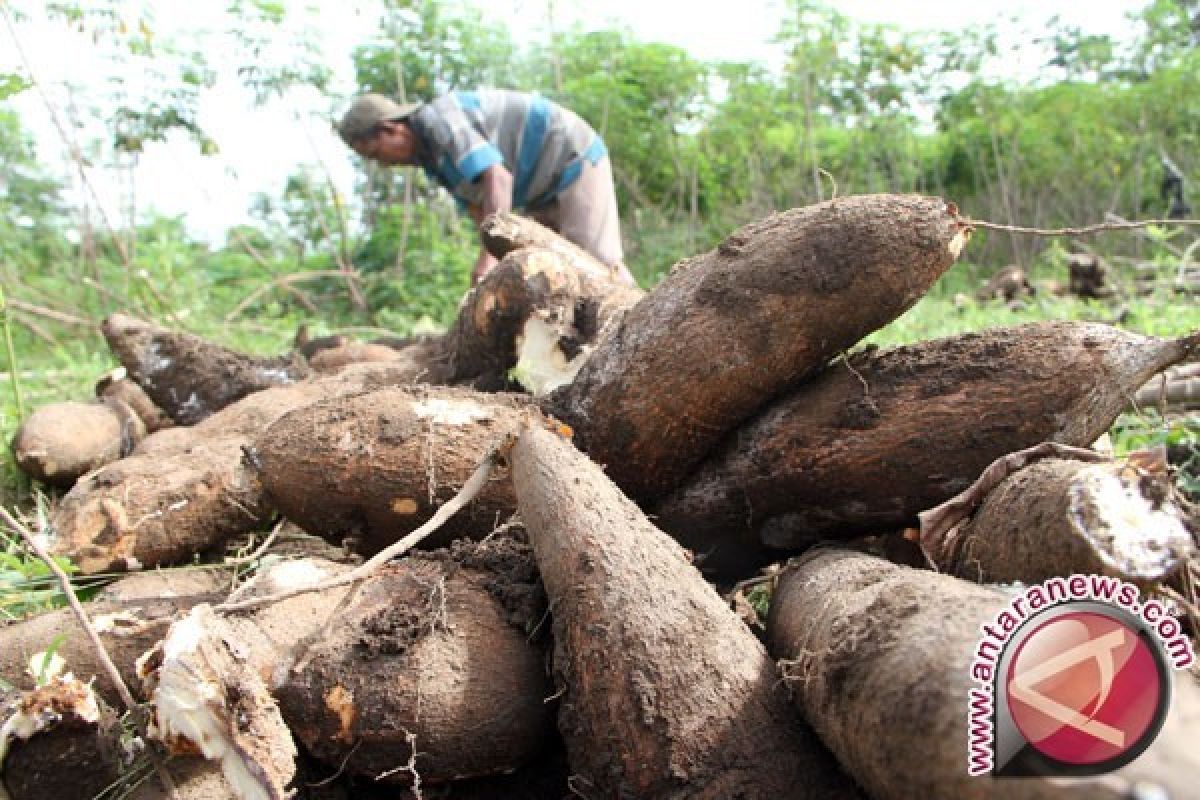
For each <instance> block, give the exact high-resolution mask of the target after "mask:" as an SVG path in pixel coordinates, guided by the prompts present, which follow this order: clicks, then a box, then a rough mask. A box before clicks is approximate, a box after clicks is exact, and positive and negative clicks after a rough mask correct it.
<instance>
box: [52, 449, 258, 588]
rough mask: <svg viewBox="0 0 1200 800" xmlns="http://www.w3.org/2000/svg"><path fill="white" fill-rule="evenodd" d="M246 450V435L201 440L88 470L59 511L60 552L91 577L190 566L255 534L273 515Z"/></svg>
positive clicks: (56, 521) (56, 525) (57, 546)
mask: <svg viewBox="0 0 1200 800" xmlns="http://www.w3.org/2000/svg"><path fill="white" fill-rule="evenodd" d="M163 433H165V431H164V432H163ZM245 445H246V438H245V437H243V436H236V435H235V436H224V437H216V438H211V439H210V438H200V439H198V440H197V441H195V442H194V443H192V444H191V445H190V446H189V447H187V448H186V449H185V450H182V451H180V452H176V453H165V454H159V453H152V454H149V455H138V456H131V457H129V458H124V459H121V460H120V461H117V462H115V463H113V464H109V465H108V466H107V467H105V468H103V469H101V470H97V471H96V472H92V473H89V474H88V475H87V476H85V477H84V478H83V479H81V480H80V481H79V482H78V483H76V484H75V487H74V488H73V489H72V490H71V491H70V492H68V493H67V495H66V496H65V497H63V500H62V503H61V504H60V505H59V507H58V508H57V509H56V510H55V512H54V515H53V518H52V519H53V523H54V528H55V530H56V532H57V533H56V538H55V539H54V541H53V545H52V549H53V552H54V553H55V554H56V555H61V556H65V557H67V558H69V559H70V560H71V562H72V563H73V564H75V565H76V566H77V567H79V569H80V571H82V572H83V573H85V574H92V573H97V572H110V571H124V570H133V569H141V568H143V567H153V566H159V565H166V564H175V563H178V562H180V561H185V560H187V559H189V558H191V557H192V556H193V555H194V554H195V553H199V552H203V551H205V550H208V549H210V548H212V547H214V546H216V545H218V544H220V543H221V542H223V541H224V540H225V539H227V538H228V537H230V536H233V535H235V534H238V533H245V532H247V531H250V530H254V529H255V528H256V527H257V526H259V525H262V524H264V523H265V522H267V521H268V520H269V519H270V516H271V510H270V508H269V507H268V506H267V505H266V503H265V502H264V498H263V493H262V486H261V484H260V483H259V480H258V476H257V474H256V473H255V472H254V470H253V469H251V468H250V467H249V466H248V465H247V463H246V461H245V453H244V448H245Z"/></svg>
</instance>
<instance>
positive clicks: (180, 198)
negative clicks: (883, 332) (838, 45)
mask: <svg viewBox="0 0 1200 800" xmlns="http://www.w3.org/2000/svg"><path fill="white" fill-rule="evenodd" d="M3 1H4V0H0V2H3ZM144 4H145V7H146V14H147V15H148V17H150V18H152V19H153V20H154V22H153V25H152V27H154V28H155V30H156V31H161V32H162V33H163V35H164V36H169V35H170V31H172V30H174V29H186V30H189V31H202V30H206V29H207V30H211V31H216V32H219V31H221V30H222V29H223V26H224V25H225V24H226V22H227V20H226V18H225V17H224V16H223V15H222V13H221V9H222V8H223V7H224V5H225V4H224V3H218V2H191V3H188V4H186V6H184V4H182V3H176V2H174V0H172V2H158V3H154V2H149V0H144ZM319 5H320V6H321V7H322V14H321V29H320V32H321V35H322V37H323V52H324V54H325V58H326V63H329V64H330V65H332V66H334V68H335V69H336V70H338V74H339V82H338V83H337V85H336V86H335V89H336V90H337V91H339V92H342V93H347V94H348V93H349V92H351V91H352V90H353V86H352V85H351V84H350V81H351V80H352V74H351V69H352V68H351V64H350V51H351V48H352V47H354V46H355V45H356V44H359V43H361V42H362V41H364V40H365V39H366V38H367V37H369V36H370V35H371V33H372V30H373V25H374V20H375V17H374V16H373V15H372V14H370V13H362V14H357V15H356V14H353V13H349V12H348V4H347V3H345V2H339V0H319ZM832 5H834V6H836V8H837V9H838V10H839V11H840V12H842V13H843V14H846V15H848V16H851V17H854V18H856V19H859V20H861V21H867V22H879V23H885V24H892V25H897V26H899V27H902V28H909V29H961V28H964V27H967V26H969V25H973V24H983V23H987V22H996V23H998V24H1001V23H1004V22H1005V21H1006V20H1008V19H1014V18H1015V19H1016V20H1017V22H1016V23H1015V27H1011V28H1010V30H1013V31H1014V35H1013V44H1014V46H1015V47H1014V50H1013V51H1012V53H1011V57H1010V58H1007V59H1005V63H1006V64H1007V65H1008V66H1009V67H1010V68H1011V69H1012V74H1013V75H1014V76H1019V75H1028V74H1031V73H1032V72H1033V71H1034V70H1035V69H1036V68H1037V67H1038V66H1039V65H1040V64H1041V63H1042V61H1044V54H1043V53H1041V52H1038V51H1037V50H1036V49H1034V48H1031V47H1029V46H1027V44H1026V42H1027V41H1028V39H1031V38H1032V37H1033V36H1035V35H1036V33H1037V32H1038V31H1039V30H1044V25H1045V22H1046V21H1047V19H1048V18H1049V17H1050V16H1051V15H1053V14H1058V15H1060V16H1061V18H1062V19H1063V20H1064V21H1066V22H1068V23H1071V24H1076V25H1079V26H1080V27H1082V28H1083V29H1084V30H1085V31H1086V32H1089V33H1107V34H1111V35H1115V36H1120V35H1121V34H1122V33H1123V32H1124V31H1125V30H1127V29H1128V23H1127V21H1126V17H1125V15H1126V14H1127V13H1129V12H1130V11H1133V10H1136V9H1138V8H1140V7H1142V6H1143V5H1144V3H1142V2H1137V1H1136V0H1135V1H1134V2H1128V1H1127V2H1113V1H1112V0H1092V2H1087V3H1083V2H1078V0H1040V1H1039V2H1034V1H1033V0H974V2H970V3H942V2H937V3H935V2H903V1H901V0H891V2H887V1H886V0H837V2H834V3H832ZM22 7H23V8H24V9H25V10H26V11H27V12H28V13H30V16H31V19H30V20H29V21H27V22H25V23H22V25H21V27H20V37H21V44H22V48H23V49H24V50H25V55H26V57H27V58H28V59H29V62H30V69H31V71H32V73H33V76H34V78H35V79H37V80H38V81H40V82H41V84H42V85H43V86H44V87H46V89H47V91H48V93H49V94H50V96H51V97H52V99H53V102H54V104H55V105H61V104H63V103H64V99H65V98H66V95H67V93H66V92H65V90H64V89H63V88H62V86H63V83H64V81H71V82H73V83H74V84H76V86H77V87H79V88H78V90H77V92H76V98H77V101H78V102H80V103H85V102H86V99H87V97H88V85H89V80H94V78H93V76H96V75H103V74H105V72H106V69H105V65H104V64H103V63H101V62H100V60H99V57H100V56H99V52H98V51H97V50H96V49H95V48H89V46H88V42H87V40H86V39H84V38H83V37H80V36H78V35H72V34H71V33H70V32H68V31H66V30H65V29H64V27H63V25H62V24H61V23H58V22H54V23H50V22H45V21H40V20H38V19H36V12H35V11H34V9H36V8H39V7H40V6H39V5H38V0H34V2H33V3H24V4H22ZM185 7H186V12H181V11H177V9H183V8H185ZM486 7H489V8H492V9H494V13H495V15H496V18H497V19H500V20H505V19H507V20H519V21H522V22H523V23H524V24H525V25H526V26H527V29H526V30H525V31H524V32H523V33H524V35H529V30H534V31H539V32H544V31H545V29H546V27H547V21H548V19H549V14H548V8H552V9H553V11H554V21H555V25H556V27H559V28H561V27H565V26H566V25H567V24H569V23H570V22H572V21H574V20H579V21H581V22H582V23H583V24H584V25H585V27H602V26H604V25H606V24H608V23H610V22H616V23H618V24H621V25H625V26H628V27H630V28H631V29H632V30H633V32H634V34H635V35H636V36H637V37H638V38H639V39H641V40H643V41H664V42H669V43H672V44H676V45H679V46H682V47H684V48H686V49H688V50H689V51H690V52H692V53H693V54H694V55H696V56H697V57H699V58H703V59H737V60H751V59H753V60H760V61H763V62H764V63H767V64H771V63H773V62H775V61H777V58H776V53H775V52H774V51H773V48H772V46H771V45H770V43H769V40H770V38H771V37H772V36H773V35H774V33H775V32H776V31H777V29H778V27H779V21H780V17H781V14H782V8H783V3H782V2H780V0H734V2H732V3H730V2H729V0H693V1H691V2H686V3H685V2H683V1H682V0H604V1H603V2H602V3H593V2H585V0H499V1H498V2H496V1H495V0H494V1H493V2H492V3H490V4H488V5H487V6H486ZM731 10H732V11H733V13H731ZM521 35H522V34H521V33H518V32H514V38H517V39H518V41H521V38H520V37H521ZM534 35H537V34H534ZM213 38H214V39H219V38H220V37H219V36H214V37H213ZM280 44H281V45H282V46H284V47H286V46H287V43H286V42H281V43H280ZM12 45H13V42H12V40H11V38H10V36H9V34H8V31H7V30H0V72H6V71H12V70H19V71H21V72H22V73H25V72H27V70H26V68H25V66H24V63H23V62H22V60H21V59H20V57H19V54H18V53H17V50H16V48H15V47H13V46H12ZM208 55H209V60H210V64H212V65H214V66H216V65H217V64H219V63H221V62H222V60H223V59H222V56H221V53H220V52H210V53H209V54H208ZM9 102H10V104H11V105H12V106H13V107H15V108H16V109H17V111H18V112H19V113H20V115H21V117H22V119H23V121H24V123H25V125H26V126H27V127H28V128H29V129H31V130H32V131H33V132H34V135H35V139H36V141H37V143H38V152H39V158H40V159H41V160H42V161H43V162H44V163H45V164H46V165H47V166H48V167H49V168H50V169H51V170H52V171H53V172H55V173H56V174H60V175H62V176H63V177H64V178H65V179H67V180H68V181H70V182H72V183H73V184H78V181H77V180H76V179H75V178H74V176H73V175H72V174H71V172H70V171H69V170H68V162H67V159H66V157H65V155H64V152H65V150H64V148H63V147H62V145H61V138H60V137H59V136H58V134H57V132H56V131H55V129H54V127H53V125H52V124H51V122H50V119H49V115H48V112H47V111H46V108H45V104H44V103H43V102H42V100H41V98H40V96H39V95H38V93H37V92H35V91H27V92H24V93H23V94H21V95H19V96H17V97H15V98H12V99H10V101H9ZM298 112H299V116H297V114H298ZM327 112H328V109H327V108H326V107H325V101H322V100H320V99H319V98H317V97H316V96H315V93H314V94H313V96H311V97H307V98H304V97H301V98H293V99H291V100H290V101H289V103H288V104H286V105H284V104H281V103H275V104H273V105H271V106H269V107H267V108H260V109H255V108H253V107H252V105H251V103H250V98H249V96H248V94H247V93H246V92H244V91H242V90H241V88H240V86H238V83H237V80H236V77H234V76H232V75H225V76H223V77H222V79H221V80H220V82H219V83H218V85H217V87H216V88H215V90H213V91H209V92H207V93H206V94H205V95H204V97H203V99H202V102H201V106H200V122H201V125H202V126H203V127H205V129H206V130H207V131H208V132H209V133H210V134H212V135H213V136H214V138H215V139H216V141H217V143H218V145H219V148H220V153H219V154H218V155H217V156H215V157H202V156H200V155H199V153H198V151H197V149H196V147H195V146H194V145H193V144H192V143H191V142H190V141H189V140H187V139H186V138H185V137H183V136H173V137H172V138H171V139H170V140H169V141H168V142H166V143H163V144H151V145H149V146H148V147H147V149H146V151H145V153H144V154H143V156H142V157H141V160H140V163H139V166H138V169H137V171H136V173H135V174H134V185H135V186H136V196H137V202H138V207H139V209H140V210H141V212H143V213H144V212H145V211H146V210H147V209H150V208H153V209H155V210H157V211H158V212H160V213H164V214H169V215H176V214H186V220H187V223H188V225H189V227H190V228H191V229H192V230H193V231H194V232H196V233H197V234H198V235H201V236H203V237H206V238H208V239H210V240H212V241H220V238H221V234H222V233H223V231H224V230H225V229H226V228H228V227H229V226H230V225H233V224H237V223H241V222H245V221H247V220H248V214H247V206H248V203H249V200H250V197H251V196H252V194H253V193H254V192H260V191H261V192H267V193H268V194H270V195H276V196H277V195H278V194H279V192H280V191H281V190H282V187H283V185H284V182H285V180H286V178H287V176H288V175H289V174H290V173H291V172H293V171H294V170H295V168H296V167H297V165H299V164H301V163H309V164H313V163H316V162H317V161H318V160H319V161H321V162H323V163H324V165H325V166H326V167H327V168H328V169H329V171H330V173H331V174H332V176H333V179H334V182H335V184H336V185H337V186H338V187H339V189H340V190H341V191H343V192H344V193H347V194H348V193H350V192H352V191H353V173H354V158H355V157H354V156H353V154H351V153H350V152H349V151H348V150H347V149H346V148H345V147H343V146H342V145H341V143H340V141H338V139H337V138H336V136H334V134H333V133H332V131H331V130H330V129H329V127H328V123H327V121H326V119H325V118H324V117H323V116H322V115H323V114H325V113H327ZM89 174H90V180H91V182H92V184H93V185H94V186H95V187H96V189H97V191H98V192H99V193H100V194H101V196H102V202H103V204H104V205H105V207H106V208H107V209H108V213H109V215H110V217H112V218H113V219H114V220H125V219H126V217H123V216H122V212H121V211H119V210H118V205H119V203H118V200H117V198H119V197H121V196H122V189H123V188H124V189H127V188H128V181H125V182H124V186H122V182H121V181H119V180H117V179H116V178H115V177H114V175H113V174H112V171H111V170H91V171H90V172H89ZM75 191H76V192H78V191H79V187H78V186H77V185H76V186H75ZM73 196H78V195H73Z"/></svg>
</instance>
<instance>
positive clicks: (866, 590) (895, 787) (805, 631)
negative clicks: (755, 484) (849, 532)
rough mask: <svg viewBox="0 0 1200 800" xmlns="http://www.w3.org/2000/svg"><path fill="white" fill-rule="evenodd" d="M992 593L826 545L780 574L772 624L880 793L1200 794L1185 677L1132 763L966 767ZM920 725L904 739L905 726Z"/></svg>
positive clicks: (833, 743) (831, 734)
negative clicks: (1083, 774) (1015, 774)
mask: <svg viewBox="0 0 1200 800" xmlns="http://www.w3.org/2000/svg"><path fill="white" fill-rule="evenodd" d="M1010 599H1011V596H1010V595H1008V594H1006V593H1004V592H1001V591H998V590H996V589H992V588H987V587H983V586H978V585H975V584H972V583H968V582H966V581H962V580H959V579H957V578H953V577H949V576H946V575H939V574H937V573H933V572H928V571H925V570H915V569H911V568H909V567H902V566H897V565H895V564H891V563H888V562H886V561H883V560H881V559H877V558H874V557H872V556H867V555H863V554H861V553H855V552H850V551H837V550H817V551H813V553H811V554H808V555H806V556H804V557H802V558H801V559H799V560H798V562H797V563H795V564H794V565H793V566H791V567H789V568H788V569H787V570H785V571H784V572H783V574H782V575H781V576H780V577H779V578H778V580H777V584H776V589H775V592H774V595H773V596H772V598H771V609H770V613H769V616H768V621H767V638H768V646H769V647H770V649H771V653H772V654H773V655H774V656H775V657H776V658H779V659H781V666H782V668H783V672H784V675H785V677H786V678H787V680H788V683H789V684H790V685H791V687H792V691H793V693H794V697H795V699H796V704H797V705H798V706H799V708H800V710H801V711H802V712H803V713H804V715H805V717H806V718H807V719H808V720H809V722H811V723H812V725H813V727H814V728H816V730H817V732H818V733H819V734H820V735H821V738H822V739H823V740H824V741H825V743H826V744H827V745H829V747H830V749H832V750H833V752H834V753H835V754H836V755H837V757H838V759H839V760H840V761H841V763H842V765H843V766H844V767H845V768H846V770H847V771H848V772H849V773H850V774H851V775H852V776H853V777H854V778H855V779H856V780H857V781H858V782H859V783H860V784H861V785H862V786H863V788H865V789H866V790H867V791H868V792H869V793H870V794H871V796H872V797H877V798H880V799H881V800H890V798H896V800H908V799H909V798H913V797H920V798H927V800H938V799H939V798H946V799H947V800H950V799H951V798H953V800H961V799H962V798H967V799H968V800H972V799H974V798H993V797H994V798H1014V800H1023V799H1024V798H1081V799H1082V798H1089V800H1090V799H1091V798H1096V799H1097V800H1109V799H1110V798H1111V800H1117V798H1128V797H1150V796H1152V797H1161V798H1185V797H1193V796H1195V780H1196V778H1195V776H1196V774H1197V770H1198V769H1200V751H1197V750H1196V748H1195V745H1194V742H1195V730H1196V726H1197V725H1200V689H1198V688H1197V686H1196V683H1195V680H1194V679H1193V678H1192V677H1191V676H1190V675H1188V674H1186V673H1179V674H1177V675H1176V676H1175V691H1174V698H1173V700H1172V706H1171V709H1170V712H1169V714H1168V715H1167V720H1166V724H1165V726H1164V727H1163V729H1162V731H1161V732H1160V733H1159V735H1158V738H1157V739H1156V740H1155V742H1154V743H1153V744H1152V745H1151V746H1150V749H1149V750H1147V751H1146V752H1145V753H1143V754H1142V755H1141V756H1140V757H1139V758H1138V759H1137V760H1135V761H1134V762H1133V763H1131V764H1129V765H1127V766H1125V767H1122V768H1121V769H1119V770H1117V771H1116V772H1114V773H1111V774H1109V775H1103V776H1100V777H1096V778H1086V779H1042V778H1026V779H1022V780H1004V779H1000V780H997V779H993V778H991V777H986V776H985V777H971V776H970V775H968V773H967V710H968V691H969V689H970V688H971V687H972V686H973V685H974V684H973V681H972V677H971V671H970V670H971V667H970V665H971V660H972V658H973V656H974V654H975V651H976V648H977V646H978V643H979V640H980V636H981V632H980V626H981V625H983V624H984V623H987V622H989V621H991V620H993V619H994V618H995V615H996V614H997V612H999V611H1000V609H1001V608H1002V607H1004V606H1005V605H1006V604H1007V603H1008V602H1009V601H1010ZM906 733H907V734H910V735H905V734H906Z"/></svg>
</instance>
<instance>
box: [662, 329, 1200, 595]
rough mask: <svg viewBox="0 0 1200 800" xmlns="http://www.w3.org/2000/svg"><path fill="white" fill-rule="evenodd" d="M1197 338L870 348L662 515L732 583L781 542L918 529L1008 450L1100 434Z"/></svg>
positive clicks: (685, 489) (1000, 335)
mask: <svg viewBox="0 0 1200 800" xmlns="http://www.w3.org/2000/svg"><path fill="white" fill-rule="evenodd" d="M1198 344H1200V335H1193V336H1191V337H1187V338H1184V339H1178V340H1171V339H1157V338H1153V337H1146V336H1140V335H1137V334H1133V333H1128V332H1125V331H1122V330H1119V329H1117V328H1114V327H1110V326H1107V325H1099V324H1092V323H1080V322H1047V323H1035V324H1031V325H1021V326H1016V327H1011V328H996V329H991V330H986V331H982V332H979V333H968V334H962V335H959V336H952V337H947V338H944V339H938V340H934V341H927V342H919V343H917V344H914V345H909V346H905V347H897V348H894V349H890V350H884V351H875V350H869V351H866V352H862V353H858V354H855V355H853V356H851V357H850V358H849V359H848V360H847V361H846V362H845V363H840V364H836V365H834V366H833V367H831V368H830V369H828V370H827V371H826V372H825V373H824V374H822V375H820V376H818V377H816V378H815V379H813V380H811V381H809V382H807V383H804V384H801V385H799V386H797V387H796V388H795V389H793V390H792V391H791V392H790V393H789V394H788V395H786V396H784V397H782V398H780V399H779V400H778V401H776V402H775V403H774V404H772V405H771V406H770V407H769V408H767V409H766V410H765V411H763V412H762V413H761V414H759V416H758V417H757V418H755V419H754V420H753V421H752V422H750V423H749V424H747V425H745V426H743V427H742V428H740V429H739V430H738V431H737V432H736V434H735V435H733V436H731V437H729V439H728V440H727V441H726V443H725V444H724V445H723V447H722V448H721V449H719V450H717V451H716V452H714V453H713V454H712V455H711V456H710V457H709V458H708V459H707V460H706V462H705V463H704V464H702V465H701V466H700V467H699V468H698V469H697V470H696V471H695V473H694V474H693V475H692V476H690V477H689V478H688V479H687V481H686V482H685V483H684V485H683V486H682V487H680V488H679V489H678V490H677V491H676V492H674V493H673V494H672V495H670V496H669V497H667V498H665V499H664V500H663V501H662V502H661V503H659V504H658V505H657V506H655V507H654V508H653V511H654V514H655V518H656V520H657V522H658V525H659V526H660V527H661V528H662V529H663V530H666V531H667V532H669V533H671V534H672V535H674V536H676V537H678V538H679V540H680V541H681V542H682V543H683V544H684V545H685V546H686V547H689V548H691V549H692V550H694V551H695V552H696V553H697V554H698V555H701V556H707V560H705V561H702V562H701V566H702V567H705V568H707V569H708V570H710V571H711V572H712V573H713V574H716V575H731V576H732V577H746V574H747V571H752V570H753V569H754V568H756V567H757V566H761V565H762V564H764V563H767V562H768V561H769V560H771V558H772V548H778V549H783V550H800V549H803V548H805V547H808V546H810V545H811V544H813V543H814V542H815V541H818V540H820V539H823V538H840V539H848V538H851V537H854V536H857V535H863V534H877V533H884V532H888V531H891V530H895V529H897V528H901V527H906V526H912V525H914V524H915V522H916V516H917V514H918V513H919V512H921V511H924V510H925V509H927V508H931V507H933V506H936V505H938V504H939V503H941V502H943V501H945V500H947V499H949V498H950V497H953V496H954V495H955V494H957V493H958V492H960V491H962V490H963V489H965V488H966V487H967V486H969V485H970V484H971V483H972V482H973V481H974V480H975V479H976V478H977V477H978V476H979V474H980V473H981V472H982V471H983V470H984V468H985V467H987V466H988V464H990V463H991V462H992V461H994V460H995V459H997V458H999V457H1000V456H1003V455H1005V454H1007V453H1011V452H1013V451H1016V450H1021V449H1023V448H1026V447H1030V446H1032V445H1035V444H1037V443H1039V442H1043V441H1053V442H1058V443H1061V444H1067V445H1074V446H1077V447H1085V446H1087V445H1089V444H1091V443H1092V442H1094V441H1095V440H1096V439H1097V438H1098V437H1099V436H1100V435H1101V434H1102V433H1104V432H1105V431H1107V430H1108V429H1109V427H1111V425H1112V423H1113V421H1114V420H1115V419H1116V417H1117V416H1118V415H1119V414H1120V412H1121V410H1122V409H1123V408H1124V407H1125V404H1126V399H1127V397H1128V396H1129V395H1130V394H1131V393H1132V392H1133V391H1134V390H1135V389H1136V388H1137V387H1139V386H1141V385H1142V384H1144V383H1145V382H1146V380H1147V379H1148V378H1149V377H1150V376H1151V375H1153V374H1155V373H1157V372H1159V371H1161V370H1162V369H1164V368H1166V367H1168V366H1170V365H1171V364H1173V363H1175V362H1178V361H1180V360H1182V359H1184V358H1186V357H1188V354H1189V353H1191V354H1194V353H1195V352H1196V348H1197V346H1198ZM776 555H777V553H776Z"/></svg>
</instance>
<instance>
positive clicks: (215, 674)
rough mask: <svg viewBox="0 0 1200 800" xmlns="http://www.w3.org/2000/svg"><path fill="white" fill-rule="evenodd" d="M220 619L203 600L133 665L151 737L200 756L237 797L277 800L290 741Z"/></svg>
mask: <svg viewBox="0 0 1200 800" xmlns="http://www.w3.org/2000/svg"><path fill="white" fill-rule="evenodd" d="M238 633H239V631H237V630H236V629H235V628H234V627H233V626H232V625H231V624H230V623H229V622H228V621H227V620H225V619H223V618H221V617H219V616H217V615H216V614H214V613H213V612H212V608H211V607H210V606H207V605H200V606H196V607H195V608H193V609H192V610H191V611H189V612H188V614H187V615H186V616H184V617H183V618H182V619H180V620H179V621H177V622H175V623H174V624H173V625H172V626H171V628H170V630H169V631H168V632H167V635H166V637H165V638H164V639H163V640H162V641H161V642H160V643H159V644H158V645H157V646H156V647H155V649H154V650H151V651H150V652H148V653H147V654H146V655H145V657H144V658H143V659H142V661H141V663H140V664H139V671H140V673H141V675H142V683H143V686H144V689H145V692H146V694H147V696H148V697H149V698H150V707H151V709H152V725H151V728H150V735H151V736H152V737H153V738H156V739H158V740H160V741H162V742H163V743H164V744H165V745H166V746H167V748H168V750H169V751H171V752H175V753H182V754H184V755H192V754H195V753H197V752H198V753H200V754H201V755H203V756H204V757H205V758H206V759H208V760H210V761H217V762H219V763H220V764H221V771H222V772H223V773H224V775H225V778H226V780H227V781H229V784H230V786H231V787H232V788H233V789H234V796H235V797H238V798H242V799H243V800H284V798H285V797H287V795H288V792H287V786H288V784H290V783H291V782H292V779H293V777H294V776H295V773H296V746H295V744H294V743H293V742H292V737H291V734H290V732H289V731H288V729H287V727H286V726H285V725H284V723H283V718H282V717H281V716H280V714H279V708H278V706H276V704H275V701H274V700H273V699H272V698H271V696H270V694H269V692H268V689H267V686H266V684H265V682H264V681H263V678H262V675H261V674H260V673H259V672H258V671H257V670H256V669H255V667H254V664H253V662H252V660H251V659H249V658H247V653H246V651H247V649H248V647H250V646H252V644H251V643H248V642H243V641H241V640H240V637H239V636H238Z"/></svg>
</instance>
